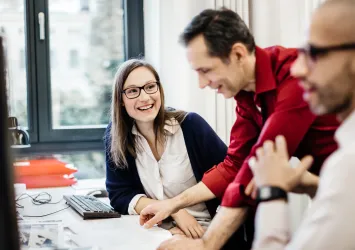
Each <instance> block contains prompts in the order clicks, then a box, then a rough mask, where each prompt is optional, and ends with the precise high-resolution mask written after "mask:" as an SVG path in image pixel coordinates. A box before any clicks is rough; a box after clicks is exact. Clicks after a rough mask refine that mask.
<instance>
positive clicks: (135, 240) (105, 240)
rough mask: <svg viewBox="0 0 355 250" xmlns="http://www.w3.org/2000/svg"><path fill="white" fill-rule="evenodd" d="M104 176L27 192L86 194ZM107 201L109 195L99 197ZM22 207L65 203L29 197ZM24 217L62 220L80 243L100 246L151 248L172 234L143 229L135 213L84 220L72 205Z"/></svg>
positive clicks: (29, 210) (106, 249) (30, 211)
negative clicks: (35, 201) (35, 202)
mask: <svg viewBox="0 0 355 250" xmlns="http://www.w3.org/2000/svg"><path fill="white" fill-rule="evenodd" d="M103 181H104V180H103V179H100V180H85V181H79V182H78V185H76V186H75V187H63V188H45V189H27V190H26V193H28V194H36V193H40V192H47V193H49V194H50V195H52V202H56V201H59V200H61V199H62V197H63V195H65V194H86V193H87V192H88V191H90V186H92V187H95V189H97V188H98V186H100V183H102V184H101V186H104V182H103ZM91 184H92V185H91ZM100 200H102V201H104V202H107V203H108V202H109V201H108V198H100ZM18 203H19V204H21V205H23V206H24V208H22V209H18V211H19V212H20V214H22V215H36V216H37V215H42V214H48V213H51V212H55V211H58V210H60V209H62V208H65V207H67V205H66V204H65V201H64V200H62V201H61V202H60V203H58V204H47V205H40V206H36V205H33V204H32V203H31V201H30V199H24V200H21V201H19V202H18ZM25 219H26V220H36V221H38V220H46V221H47V220H61V221H62V222H63V224H64V226H68V227H69V228H70V229H72V230H73V231H74V232H75V233H76V235H74V236H73V237H72V239H73V240H74V241H75V242H76V243H78V244H79V246H80V247H87V246H96V247H99V248H100V249H102V250H111V249H115V250H131V249H134V250H153V249H156V248H157V246H158V245H159V244H160V243H161V242H162V241H164V240H166V239H168V238H170V237H171V234H170V233H169V232H168V231H166V230H164V229H162V228H158V227H154V228H152V229H149V230H147V229H144V228H142V227H141V226H140V225H139V217H138V216H135V215H123V216H121V218H110V219H96V220H83V218H82V217H81V216H80V215H79V214H78V213H76V212H75V211H74V210H73V209H72V208H68V209H65V210H63V211H61V212H58V213H55V214H53V215H49V216H46V217H42V218H25Z"/></svg>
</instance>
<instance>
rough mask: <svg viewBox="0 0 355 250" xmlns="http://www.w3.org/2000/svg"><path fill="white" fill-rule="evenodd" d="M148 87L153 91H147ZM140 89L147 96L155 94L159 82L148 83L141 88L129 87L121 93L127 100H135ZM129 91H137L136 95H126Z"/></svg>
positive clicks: (139, 93)
mask: <svg viewBox="0 0 355 250" xmlns="http://www.w3.org/2000/svg"><path fill="white" fill-rule="evenodd" d="M149 87H154V88H153V89H151V90H150V89H149ZM142 89H143V90H144V92H145V93H147V94H148V95H150V94H155V93H156V92H157V91H158V90H159V82H158V81H156V82H148V83H146V84H144V85H143V86H142V87H129V88H126V89H124V90H122V91H121V93H122V94H125V95H126V97H127V98H128V99H135V98H138V97H139V96H140V95H141V91H142ZM129 90H137V91H138V92H136V93H137V94H133V93H132V94H131V95H130V94H127V91H129Z"/></svg>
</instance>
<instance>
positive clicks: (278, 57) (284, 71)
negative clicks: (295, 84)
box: [264, 45, 298, 85]
mask: <svg viewBox="0 0 355 250" xmlns="http://www.w3.org/2000/svg"><path fill="white" fill-rule="evenodd" d="M264 50H265V51H266V52H267V53H268V54H269V56H270V60H271V65H272V69H273V72H274V75H275V76H276V82H277V85H279V84H281V83H282V82H283V81H284V80H285V79H289V76H290V69H291V66H292V64H293V62H294V61H295V60H296V59H297V56H298V50H297V49H296V48H285V47H282V46H278V45H276V46H272V47H267V48H265V49H264Z"/></svg>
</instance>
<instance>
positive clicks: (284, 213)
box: [253, 200, 308, 250]
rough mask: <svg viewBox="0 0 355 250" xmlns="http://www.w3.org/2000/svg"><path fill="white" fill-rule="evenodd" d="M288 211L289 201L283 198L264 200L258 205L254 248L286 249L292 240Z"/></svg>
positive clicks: (268, 249)
mask: <svg viewBox="0 0 355 250" xmlns="http://www.w3.org/2000/svg"><path fill="white" fill-rule="evenodd" d="M288 213H289V211H288V207H287V203H286V202H285V201H282V200H274V201H268V202H263V203H261V204H260V205H259V206H258V210H257V212H256V218H255V237H254V242H253V249H254V250H258V249H263V250H284V248H285V246H286V245H287V243H288V241H289V240H290V225H289V224H288V222H289V214H288ZM302 249H303V248H302ZM307 249H308V248H307Z"/></svg>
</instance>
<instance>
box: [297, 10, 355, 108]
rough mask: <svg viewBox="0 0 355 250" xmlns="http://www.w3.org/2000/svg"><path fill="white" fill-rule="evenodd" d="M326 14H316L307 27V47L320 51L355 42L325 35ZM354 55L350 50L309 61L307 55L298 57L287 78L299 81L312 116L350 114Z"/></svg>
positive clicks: (326, 28) (335, 35)
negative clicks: (320, 49)
mask: <svg viewBox="0 0 355 250" xmlns="http://www.w3.org/2000/svg"><path fill="white" fill-rule="evenodd" d="M330 14H331V13H328V15H327V13H324V11H323V13H322V12H321V13H316V15H315V16H314V18H313V20H312V24H311V27H310V33H309V44H312V45H314V46H316V47H320V48H324V47H329V46H337V45H340V44H345V43H351V42H355V41H347V40H348V39H344V38H342V37H341V34H339V35H337V34H334V33H332V32H329V27H330V25H334V24H332V23H328V22H327V21H329V18H328V19H327V16H328V17H329V15H330ZM333 21H334V20H333ZM338 29H339V28H338ZM354 53H355V51H352V50H342V51H341V50H336V51H329V52H328V53H324V54H319V56H317V57H315V58H313V59H312V58H311V57H310V56H309V55H308V54H307V53H300V55H299V56H298V58H297V60H296V61H295V63H294V64H293V65H292V68H291V74H292V75H293V76H294V77H297V78H299V79H300V85H301V86H302V87H303V89H304V100H305V101H307V102H308V103H309V106H310V109H311V110H312V112H313V113H314V114H316V115H323V114H338V115H342V114H347V113H349V112H351V109H352V106H353V105H354V97H355V91H354V87H355V72H354V70H353V69H352V64H353V61H354V60H355V54H354Z"/></svg>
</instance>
